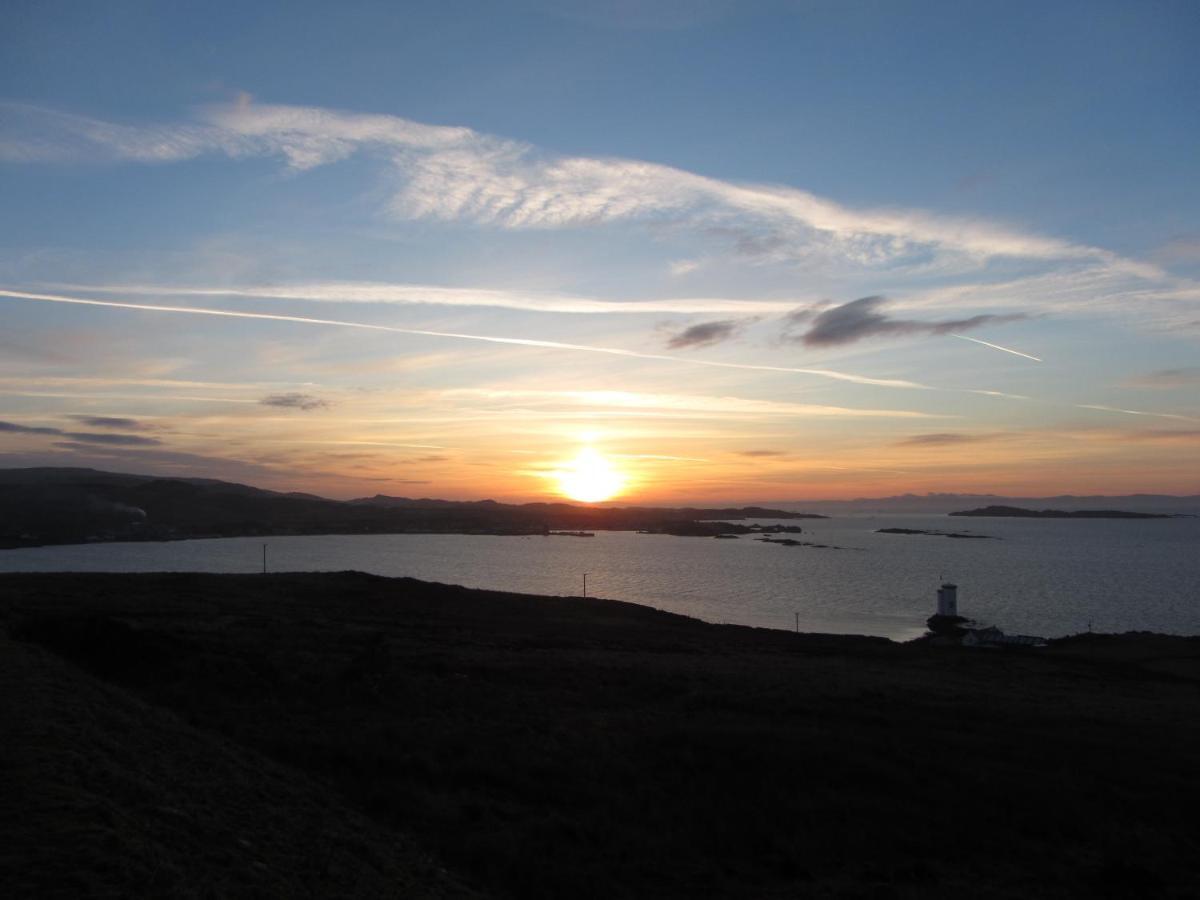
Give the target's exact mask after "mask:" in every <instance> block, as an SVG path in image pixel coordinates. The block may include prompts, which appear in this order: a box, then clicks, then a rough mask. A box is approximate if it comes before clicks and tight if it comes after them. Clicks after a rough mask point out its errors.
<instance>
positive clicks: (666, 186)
mask: <svg viewBox="0 0 1200 900" xmlns="http://www.w3.org/2000/svg"><path fill="white" fill-rule="evenodd" d="M6 109H7V113H8V114H7V115H6V121H7V124H6V127H5V130H4V133H3V134H2V135H0V158H5V159H9V160H16V161H24V162H31V161H37V160H46V159H49V160H65V159H82V160H99V161H105V160H132V161H138V162H173V161H177V160H181V159H189V158H193V157H196V156H201V155H206V154H222V155H225V156H229V157H233V158H239V157H246V156H278V157H282V158H283V159H284V160H285V161H286V164H287V165H288V166H289V168H291V169H293V170H295V171H304V170H308V169H312V168H314V167H317V166H321V165H327V164H330V163H334V162H338V161H340V160H344V159H346V158H347V157H350V156H352V155H354V154H356V153H370V154H372V155H374V156H375V157H377V158H380V159H382V160H384V161H385V162H386V163H387V164H388V165H389V166H390V167H391V168H392V169H393V171H394V172H395V173H397V174H398V175H399V176H400V177H401V180H402V183H401V186H400V188H399V189H398V190H397V191H396V192H395V193H394V194H393V196H392V197H391V199H390V201H389V203H388V209H389V210H390V212H391V213H392V214H393V215H396V216H398V217H402V218H432V219H442V220H457V221H470V222H475V223H479V224H485V225H492V226H498V227H502V228H513V229H522V228H526V229H530V228H540V229H544V228H564V227H583V226H596V225H603V224H606V223H612V222H618V221H639V222H664V221H668V220H669V221H671V222H672V223H673V224H675V225H679V224H689V225H691V226H692V227H693V228H695V229H697V230H700V231H705V232H708V233H711V232H712V231H713V230H714V229H720V228H725V229H727V230H728V231H729V232H730V233H731V234H736V235H738V236H739V240H741V241H743V242H752V243H754V244H756V245H757V246H759V247H761V248H762V253H763V254H764V255H769V256H772V257H775V258H779V259H805V258H811V257H813V256H828V257H834V258H837V259H840V260H843V261H847V262H850V263H853V264H856V265H864V266H878V265H895V264H905V263H912V264H919V265H926V264H928V262H929V260H930V258H931V257H953V258H954V259H955V260H957V261H958V262H960V263H961V262H971V263H973V264H978V263H981V262H983V261H986V260H989V259H992V258H997V257H1006V258H1021V259H1034V260H1101V261H1112V260H1115V257H1114V256H1113V255H1112V254H1111V253H1108V252H1106V251H1103V250H1100V249H1097V248H1093V247H1087V246H1082V245H1078V244H1073V243H1070V242H1067V241H1062V240H1058V239H1056V238H1050V237H1044V236H1041V235H1036V234H1029V233H1025V232H1022V231H1019V230H1016V229H1012V228H1008V227H1005V226H1003V225H998V224H996V223H992V222H986V221H981V220H976V219H968V218H961V217H953V216H942V215H935V214H932V213H929V212H925V211H918V210H882V209H852V208H850V207H846V206H843V205H841V204H838V203H835V202H833V201H831V200H828V199H825V198H821V197H818V196H816V195H814V194H811V193H809V192H807V191H803V190H799V189H797V188H791V187H783V186H777V185H767V184H753V183H738V182H731V181H723V180H720V179H715V178H709V177H706V176H703V175H698V174H695V173H691V172H687V171H684V170H681V169H676V168H672V167H670V166H664V165H658V164H654V163H647V162H639V161H636V160H628V159H619V158H598V157H561V156H554V155H552V154H547V153H544V152H541V151H539V150H537V149H535V148H533V147H531V146H530V145H528V144H525V143H522V142H520V141H515V140H510V139H506V138H501V137H496V136H492V135H486V134H482V133H480V132H477V131H474V130H472V129H470V128H464V127H446V126H433V125H425V124H422V123H419V122H414V121H411V120H408V119H404V118H401V117H398V116H387V115H369V114H359V113H347V112H340V111H336V110H329V109H321V108H314V107H298V106H278V105H267V104H259V103H253V102H250V100H249V99H248V98H242V99H241V100H240V101H239V102H236V103H232V104H224V105H218V106H211V107H206V108H204V109H202V110H200V111H199V112H198V115H197V117H196V119H195V120H193V121H191V122H184V123H172V124H166V125H120V124H114V123H109V122H103V121H100V120H96V119H90V118H85V117H81V116H73V115H69V114H64V113H60V112H55V111H52V110H44V109H39V108H36V107H28V106H13V105H8V106H7V107H6Z"/></svg>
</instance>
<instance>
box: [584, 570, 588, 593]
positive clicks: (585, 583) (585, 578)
mask: <svg viewBox="0 0 1200 900" xmlns="http://www.w3.org/2000/svg"><path fill="white" fill-rule="evenodd" d="M587 576H588V573H587V572H584V573H583V596H585V597H586V596H587Z"/></svg>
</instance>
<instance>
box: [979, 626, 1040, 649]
mask: <svg viewBox="0 0 1200 900" xmlns="http://www.w3.org/2000/svg"><path fill="white" fill-rule="evenodd" d="M962 645H963V646H964V647H1044V646H1046V639H1045V638H1040V637H1034V636H1033V635H1031V634H1005V633H1004V632H1003V631H1001V630H1000V629H999V628H997V627H996V626H994V625H993V626H991V627H989V628H973V629H971V630H970V631H968V632H967V633H966V634H964V635H963V639H962Z"/></svg>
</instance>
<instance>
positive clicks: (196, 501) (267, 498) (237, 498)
mask: <svg viewBox="0 0 1200 900" xmlns="http://www.w3.org/2000/svg"><path fill="white" fill-rule="evenodd" d="M822 518H824V516H819V515H814V514H808V513H800V512H793V511H787V510H780V509H769V508H764V507H761V506H744V507H737V508H729V507H723V508H719V509H709V508H696V507H682V508H672V507H643V506H627V507H619V506H579V505H575V504H570V503H522V504H510V503H497V502H496V501H494V500H477V501H456V500H437V499H431V498H424V499H410V498H407V497H388V496H384V495H382V494H380V495H376V496H374V497H364V498H361V499H357V500H330V499H327V498H325V497H317V496H314V495H312V494H300V493H280V492H278V491H268V490H263V489H262V488H256V487H250V486H249V485H244V484H234V483H230V482H226V481H216V480H213V479H209V478H160V477H154V476H150V475H130V474H122V473H117V472H101V471H98V470H96V469H69V468H61V469H59V468H33V469H0V548H3V547H32V546H37V545H40V544H75V543H82V542H85V541H86V542H96V541H163V540H181V539H185V538H204V537H245V536H260V535H261V536H266V535H288V534H416V533H424V534H429V533H433V534H501V535H504V534H509V535H525V534H549V533H550V532H551V531H571V532H581V531H597V530H613V531H648V532H654V533H663V534H680V535H690V534H706V535H713V534H718V533H735V534H739V533H744V534H749V533H751V532H752V531H755V529H752V528H750V527H748V526H745V525H740V524H737V520H743V519H822ZM714 520H718V521H714ZM722 526H723V527H722Z"/></svg>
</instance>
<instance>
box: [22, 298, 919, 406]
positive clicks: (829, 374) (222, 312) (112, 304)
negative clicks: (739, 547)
mask: <svg viewBox="0 0 1200 900" xmlns="http://www.w3.org/2000/svg"><path fill="white" fill-rule="evenodd" d="M0 297H11V298H13V299H15V300H36V301H40V302H45V303H70V304H73V305H76V306H103V307H107V308H109V309H135V310H142V311H144V312H166V313H180V314H183V315H191V316H217V317H220V318H229V319H260V320H265V321H268V322H299V323H301V324H304V325H329V326H333V327H337V328H362V329H366V330H368V331H386V332H390V333H392V334H409V335H416V336H419V337H436V338H451V339H455V340H460V341H482V342H484V343H488V344H508V345H510V346H518V347H537V348H540V349H544V350H574V351H577V352H581V353H605V354H608V355H610V356H624V357H630V358H633V359H655V360H665V361H667V362H676V363H687V364H689V365H693V366H711V367H713V368H718V369H748V370H750V371H755V372H786V373H789V374H793V375H815V376H817V377H818V378H830V379H833V380H835V381H849V382H852V383H853V384H869V385H874V386H876V387H892V388H912V389H917V390H937V388H933V387H930V386H929V385H927V384H919V383H918V382H915V381H904V380H902V379H898V378H895V379H893V378H868V377H867V376H865V375H851V374H849V373H846V372H837V371H834V370H832V369H797V368H791V367H788V366H756V365H751V364H749V363H731V362H716V361H714V360H707V359H688V358H687V357H684V356H668V355H666V354H661V353H639V352H637V351H635V350H621V349H618V348H616V347H595V346H592V345H590V344H566V343H562V342H559V341H539V340H536V339H534V338H508V337H495V336H493V335H484V334H462V333H458V332H453V331H425V330H422V329H417V328H399V327H397V326H395V325H371V324H368V323H366V322H347V321H345V320H342V319H314V318H310V317H308V316H286V315H279V314H276V313H255V312H238V311H236V310H230V309H209V308H206V307H198V306H157V305H154V304H149V303H124V302H118V301H116V300H84V299H81V298H79V297H62V296H59V295H57V294H30V293H26V292H24V291H9V290H3V289H0Z"/></svg>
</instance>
